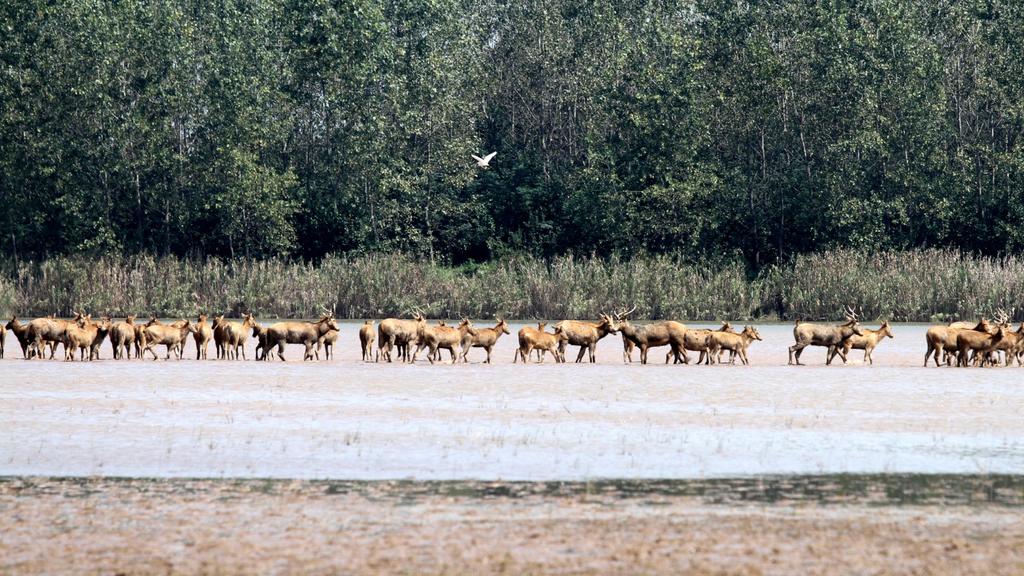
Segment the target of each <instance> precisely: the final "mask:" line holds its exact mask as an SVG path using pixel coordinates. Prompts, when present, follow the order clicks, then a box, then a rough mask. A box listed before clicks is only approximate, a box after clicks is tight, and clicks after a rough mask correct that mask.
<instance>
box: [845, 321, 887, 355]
mask: <svg viewBox="0 0 1024 576" xmlns="http://www.w3.org/2000/svg"><path fill="white" fill-rule="evenodd" d="M861 332H863V334H861V335H860V336H857V335H853V336H850V337H849V338H847V339H846V340H843V344H842V349H843V355H844V356H846V355H848V354H849V353H850V350H863V351H864V362H866V363H867V364H874V363H875V361H874V359H873V358H872V357H871V353H872V352H874V350H875V347H876V346H878V344H879V343H881V341H882V340H883V339H885V338H892V337H893V335H892V327H891V326H889V321H888V320H883V321H882V325H881V326H880V327H879V328H878V330H872V329H870V328H861ZM839 348H840V347H839V346H837V347H836V349H835V350H834V351H833V352H832V356H835V355H836V354H838V353H839Z"/></svg>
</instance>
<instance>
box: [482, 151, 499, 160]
mask: <svg viewBox="0 0 1024 576" xmlns="http://www.w3.org/2000/svg"><path fill="white" fill-rule="evenodd" d="M496 154H497V152H491V153H490V154H488V155H487V156H484V162H490V161H491V158H494V156H495V155H496Z"/></svg>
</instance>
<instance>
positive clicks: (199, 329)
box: [192, 314, 213, 360]
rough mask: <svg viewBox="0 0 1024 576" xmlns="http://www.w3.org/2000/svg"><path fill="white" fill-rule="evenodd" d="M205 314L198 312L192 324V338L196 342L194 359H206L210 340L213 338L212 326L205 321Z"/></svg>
mask: <svg viewBox="0 0 1024 576" xmlns="http://www.w3.org/2000/svg"><path fill="white" fill-rule="evenodd" d="M206 318H207V317H206V314H200V315H199V317H198V318H197V320H196V323H195V324H193V325H192V339H193V340H194V341H195V343H196V360H206V359H207V350H208V349H209V348H210V340H211V339H212V338H213V327H212V326H210V324H208V323H207V322H206Z"/></svg>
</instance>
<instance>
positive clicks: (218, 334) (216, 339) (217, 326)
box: [212, 314, 228, 360]
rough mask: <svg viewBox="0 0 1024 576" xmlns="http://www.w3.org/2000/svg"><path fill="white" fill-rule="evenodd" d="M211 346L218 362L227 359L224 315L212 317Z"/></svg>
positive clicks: (226, 335)
mask: <svg viewBox="0 0 1024 576" xmlns="http://www.w3.org/2000/svg"><path fill="white" fill-rule="evenodd" d="M212 328H213V346H214V349H215V350H216V351H217V359H218V360H227V359H228V346H227V341H228V323H227V321H226V320H224V315H223V314H219V315H217V316H214V317H213V326H212Z"/></svg>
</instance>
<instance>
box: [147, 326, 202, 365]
mask: <svg viewBox="0 0 1024 576" xmlns="http://www.w3.org/2000/svg"><path fill="white" fill-rule="evenodd" d="M181 322H184V324H180V325H179V326H175V325H166V324H159V323H153V324H148V325H147V326H146V328H145V330H144V332H145V334H144V335H143V341H144V342H145V348H143V350H142V356H143V358H145V356H146V352H149V353H150V354H152V355H153V360H157V355H156V351H155V350H153V348H155V347H157V346H166V347H167V357H166V358H164V359H165V360H170V359H171V352H172V351H173V352H174V354H175V355H176V356H177V357H178V360H181V356H182V350H184V345H183V344H182V343H183V342H185V341H186V340H187V339H188V335H189V334H190V333H191V332H192V323H191V322H189V321H188V320H182V321H181ZM175 324H178V322H175Z"/></svg>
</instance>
